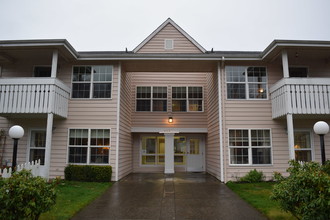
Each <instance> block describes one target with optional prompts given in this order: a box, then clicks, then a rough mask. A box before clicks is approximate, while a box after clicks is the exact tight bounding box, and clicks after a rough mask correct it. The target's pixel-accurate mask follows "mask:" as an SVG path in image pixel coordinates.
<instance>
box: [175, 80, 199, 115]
mask: <svg viewBox="0 0 330 220" xmlns="http://www.w3.org/2000/svg"><path fill="white" fill-rule="evenodd" d="M174 87H185V88H186V98H173V88H174ZM193 87H201V88H202V98H189V88H193ZM171 100H172V112H175V113H179V112H194V113H196V112H204V86H172V91H171ZM173 100H186V111H173ZM190 100H202V111H190V110H189V101H190Z"/></svg>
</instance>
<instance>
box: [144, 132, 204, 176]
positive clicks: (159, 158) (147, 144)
mask: <svg viewBox="0 0 330 220" xmlns="http://www.w3.org/2000/svg"><path fill="white" fill-rule="evenodd" d="M166 140H168V141H172V143H170V144H169V145H170V146H168V147H169V148H168V149H172V151H173V152H167V151H166ZM204 152H205V136H204V135H201V134H178V135H173V136H171V137H170V138H166V134H165V135H162V134H159V135H141V136H140V166H141V167H143V168H144V169H145V170H146V171H147V170H148V168H149V169H150V170H154V168H155V167H159V168H161V167H165V169H166V164H168V163H170V169H172V170H173V172H203V171H205V153H204ZM166 157H172V160H170V162H168V161H166Z"/></svg>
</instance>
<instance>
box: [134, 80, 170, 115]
mask: <svg viewBox="0 0 330 220" xmlns="http://www.w3.org/2000/svg"><path fill="white" fill-rule="evenodd" d="M138 87H150V98H138V97H137V88H138ZM154 87H166V98H154V97H153V91H154ZM168 89H169V86H167V85H165V86H164V85H153V86H150V85H146V86H144V85H136V86H135V109H134V111H135V112H158V113H161V112H165V113H166V112H169V111H168V103H169V102H168V101H169V97H168ZM138 100H150V110H149V111H137V109H136V108H137V101H138ZM154 100H166V111H154V110H153V107H154V106H153V101H154Z"/></svg>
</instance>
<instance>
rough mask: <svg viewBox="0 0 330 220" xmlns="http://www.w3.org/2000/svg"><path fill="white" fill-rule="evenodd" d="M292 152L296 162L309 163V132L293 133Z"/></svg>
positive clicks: (310, 156)
mask: <svg viewBox="0 0 330 220" xmlns="http://www.w3.org/2000/svg"><path fill="white" fill-rule="evenodd" d="M294 152H295V158H296V160H297V161H305V162H308V161H311V160H312V147H311V134H310V132H309V131H295V132H294Z"/></svg>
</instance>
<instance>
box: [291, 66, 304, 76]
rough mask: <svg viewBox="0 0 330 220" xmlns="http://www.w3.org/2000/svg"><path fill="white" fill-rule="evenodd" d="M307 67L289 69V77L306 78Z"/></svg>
mask: <svg viewBox="0 0 330 220" xmlns="http://www.w3.org/2000/svg"><path fill="white" fill-rule="evenodd" d="M307 73H308V69H307V67H289V76H290V77H307Z"/></svg>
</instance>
